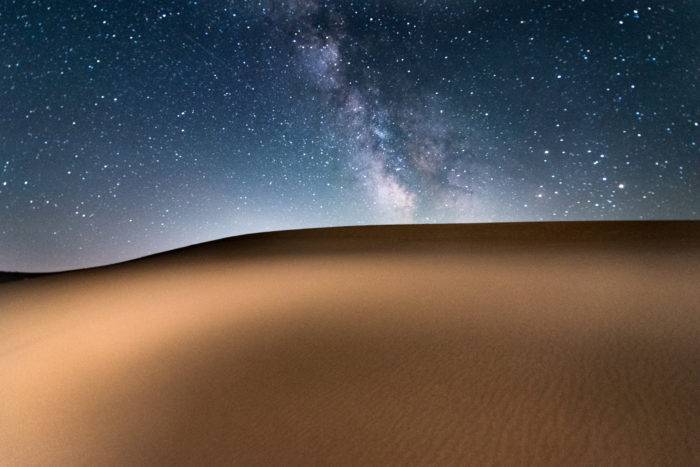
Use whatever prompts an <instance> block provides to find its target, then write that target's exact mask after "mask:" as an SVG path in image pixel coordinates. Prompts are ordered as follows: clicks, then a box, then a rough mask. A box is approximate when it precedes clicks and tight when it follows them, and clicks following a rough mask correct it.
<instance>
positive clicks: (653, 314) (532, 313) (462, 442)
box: [0, 222, 700, 465]
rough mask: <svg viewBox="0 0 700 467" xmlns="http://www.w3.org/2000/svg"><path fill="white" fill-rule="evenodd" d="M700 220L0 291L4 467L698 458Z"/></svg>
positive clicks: (337, 232) (236, 258) (358, 234)
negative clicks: (35, 466)
mask: <svg viewBox="0 0 700 467" xmlns="http://www.w3.org/2000/svg"><path fill="white" fill-rule="evenodd" d="M698 284H700V223H698V222H639V223H635V222H629V223H626V222H611V223H562V224H501V225H462V226H402V227H398V226H397V227H363V228H343V229H319V230H308V231H297V232H281V233H273V234H262V235H253V236H247V237H239V238H233V239H229V240H224V241H219V242H214V243H210V244H205V245H201V246H197V247H191V248H188V249H183V250H179V251H175V252H171V253H168V254H162V255H157V256H153V257H149V258H144V259H142V260H137V261H133V262H129V263H124V264H121V265H115V266H110V267H104V268H96V269H93V270H86V271H78V272H71V273H64V274H58V275H52V276H47V277H44V278H41V277H40V278H35V279H30V280H25V281H20V282H11V283H4V284H0V310H1V311H0V464H2V465H175V464H189V465H212V464H241V465H270V464H277V465H309V464H312V465H313V464H356V465H369V464H381V465H384V464H460V465H465V464H472V465H489V464H499V465H503V464H513V463H518V464H522V463H526V464H537V465H583V464H585V465H601V464H605V465H610V464H619V465H659V464H662V465H669V464H673V465H698V464H700V448H699V445H698V439H700V391H699V386H698V381H700V287H699V286H698Z"/></svg>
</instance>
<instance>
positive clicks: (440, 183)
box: [0, 0, 700, 271]
mask: <svg viewBox="0 0 700 467" xmlns="http://www.w3.org/2000/svg"><path fill="white" fill-rule="evenodd" d="M698 31H700V7H698V4H697V3H696V2H694V1H692V0H680V1H673V2H642V1H624V0H617V1H603V0H598V1H595V0H576V1H574V0H567V1H548V2H541V1H528V2H525V1H520V0H517V1H516V0H513V1H497V0H492V1H476V0H474V1H457V0H435V1H429V0H423V1H418V0H383V1H380V0H374V1H369V0H368V1H342V2H341V1H337V2H331V1H326V2H324V1H318V0H263V1H245V0H206V1H205V0H201V1H192V0H190V1H151V0H148V1H100V2H82V1H68V0H65V1H59V0H55V1H40V0H35V1H29V0H16V1H6V2H4V3H3V4H2V7H0V50H2V54H0V67H1V68H0V270H21V271H47V270H57V269H67V268H75V267H85V266H94V265H100V264H106V263H111V262H115V261H121V260H125V259H129V258H134V257H138V256H142V255H145V254H148V253H153V252H157V251H163V250H168V249H172V248H176V247H179V246H184V245H188V244H193V243H199V242H202V241H207V240H212V239H216V238H221V237H226V236H231V235H236V234H243V233H250V232H258V231H265V230H274V229H289V228H303V227H314V226H334V225H355V224H378V223H380V224H383V223H431V222H500V221H530V220H542V221H554V220H601V219H608V220H614V219H674V218H692V219H697V218H698V217H699V212H700V193H699V192H698V182H699V181H700V179H699V178H698V171H699V168H700V164H699V163H698V162H699V160H700V159H699V157H700V151H699V148H698V144H697V139H698V135H699V134H700V127H699V125H700V123H699V122H700V112H699V109H700V106H699V104H700V92H699V90H698V82H699V79H700V50H699V47H700V33H699V32H698Z"/></svg>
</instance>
